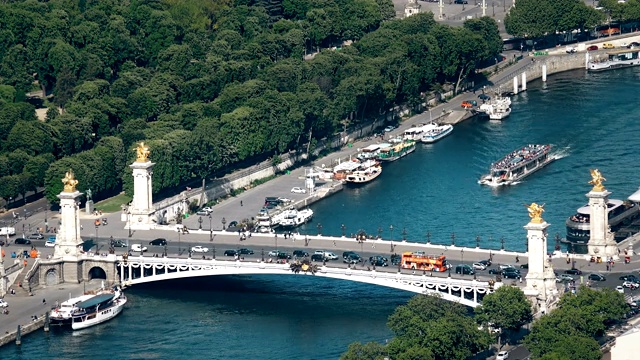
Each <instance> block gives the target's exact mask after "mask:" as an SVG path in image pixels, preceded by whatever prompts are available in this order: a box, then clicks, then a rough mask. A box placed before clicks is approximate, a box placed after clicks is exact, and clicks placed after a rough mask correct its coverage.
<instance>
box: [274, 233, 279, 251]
mask: <svg viewBox="0 0 640 360" xmlns="http://www.w3.org/2000/svg"><path fill="white" fill-rule="evenodd" d="M274 237H275V239H276V251H278V234H274Z"/></svg>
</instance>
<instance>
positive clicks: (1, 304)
mask: <svg viewBox="0 0 640 360" xmlns="http://www.w3.org/2000/svg"><path fill="white" fill-rule="evenodd" d="M8 306H9V304H7V302H6V301H4V300H3V299H0V308H6V307H8Z"/></svg>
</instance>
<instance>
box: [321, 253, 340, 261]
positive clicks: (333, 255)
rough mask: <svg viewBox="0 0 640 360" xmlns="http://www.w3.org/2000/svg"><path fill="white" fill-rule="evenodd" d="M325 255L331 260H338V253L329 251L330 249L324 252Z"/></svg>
mask: <svg viewBox="0 0 640 360" xmlns="http://www.w3.org/2000/svg"><path fill="white" fill-rule="evenodd" d="M324 257H326V258H327V259H329V260H338V255H336V254H334V253H332V252H329V251H325V252H324Z"/></svg>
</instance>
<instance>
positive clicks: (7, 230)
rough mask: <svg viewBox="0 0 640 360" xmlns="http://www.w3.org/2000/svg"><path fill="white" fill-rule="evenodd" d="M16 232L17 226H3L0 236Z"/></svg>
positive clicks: (0, 229) (11, 234)
mask: <svg viewBox="0 0 640 360" xmlns="http://www.w3.org/2000/svg"><path fill="white" fill-rule="evenodd" d="M15 234H16V228H12V227H3V228H0V236H7V235H9V236H13V235H15Z"/></svg>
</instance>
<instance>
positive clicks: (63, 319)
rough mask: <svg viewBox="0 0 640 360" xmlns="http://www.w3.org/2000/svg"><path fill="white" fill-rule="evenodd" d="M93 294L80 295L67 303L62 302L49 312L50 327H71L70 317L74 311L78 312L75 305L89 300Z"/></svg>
mask: <svg viewBox="0 0 640 360" xmlns="http://www.w3.org/2000/svg"><path fill="white" fill-rule="evenodd" d="M94 296H96V295H95V294H87V295H80V296H78V297H74V298H71V299H69V300H67V301H63V302H62V303H60V305H59V306H57V307H55V308H54V309H52V310H51V312H49V319H50V321H51V325H55V326H66V325H71V315H72V314H73V312H74V311H76V310H78V308H77V305H78V304H79V303H81V302H83V301H86V300H89V299H91V298H92V297H94Z"/></svg>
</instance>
